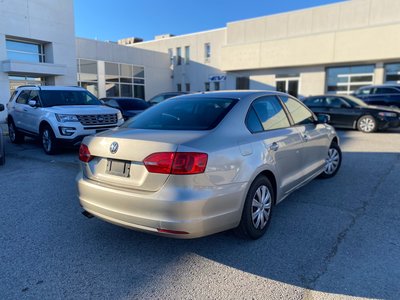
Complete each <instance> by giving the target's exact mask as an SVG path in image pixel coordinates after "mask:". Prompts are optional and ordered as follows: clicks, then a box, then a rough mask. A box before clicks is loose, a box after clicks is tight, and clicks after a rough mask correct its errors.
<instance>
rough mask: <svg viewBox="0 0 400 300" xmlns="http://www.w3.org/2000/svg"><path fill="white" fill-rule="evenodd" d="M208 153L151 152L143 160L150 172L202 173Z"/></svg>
mask: <svg viewBox="0 0 400 300" xmlns="http://www.w3.org/2000/svg"><path fill="white" fill-rule="evenodd" d="M207 160H208V155H207V154H206V153H198V152H160V153H153V154H151V155H149V156H148V157H146V158H145V159H144V160H143V163H144V165H145V167H146V169H147V171H149V172H150V173H159V174H174V175H190V174H200V173H204V171H205V169H206V167H207Z"/></svg>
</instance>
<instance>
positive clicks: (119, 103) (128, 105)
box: [100, 98, 151, 121]
mask: <svg viewBox="0 0 400 300" xmlns="http://www.w3.org/2000/svg"><path fill="white" fill-rule="evenodd" d="M100 100H101V101H103V103H104V104H105V105H107V106H110V107H113V108H117V109H119V110H120V111H121V113H122V116H123V117H124V120H125V121H126V120H128V119H129V118H132V117H134V116H136V115H138V114H140V113H141V112H143V111H144V110H146V109H148V108H149V107H150V106H151V105H150V104H149V103H148V102H146V101H144V100H143V99H140V98H102V99H100Z"/></svg>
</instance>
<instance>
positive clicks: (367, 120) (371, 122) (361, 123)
mask: <svg viewBox="0 0 400 300" xmlns="http://www.w3.org/2000/svg"><path fill="white" fill-rule="evenodd" d="M357 129H358V130H359V131H362V132H365V133H371V132H375V131H376V130H377V123H376V120H375V118H374V117H373V116H371V115H365V116H362V117H361V118H359V119H358V121H357Z"/></svg>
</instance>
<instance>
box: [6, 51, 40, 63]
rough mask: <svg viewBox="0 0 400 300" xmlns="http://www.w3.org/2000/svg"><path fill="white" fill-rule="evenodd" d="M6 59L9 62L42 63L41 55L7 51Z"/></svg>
mask: <svg viewBox="0 0 400 300" xmlns="http://www.w3.org/2000/svg"><path fill="white" fill-rule="evenodd" d="M7 58H8V59H11V60H20V61H27V62H34V63H40V62H43V57H42V56H41V55H38V54H30V53H22V52H12V51H7Z"/></svg>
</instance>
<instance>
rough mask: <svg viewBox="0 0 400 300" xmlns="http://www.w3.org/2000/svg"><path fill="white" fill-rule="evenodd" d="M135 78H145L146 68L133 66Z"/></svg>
mask: <svg viewBox="0 0 400 300" xmlns="http://www.w3.org/2000/svg"><path fill="white" fill-rule="evenodd" d="M133 77H139V78H144V68H143V67H137V66H133Z"/></svg>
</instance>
